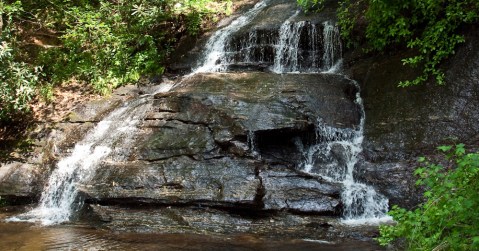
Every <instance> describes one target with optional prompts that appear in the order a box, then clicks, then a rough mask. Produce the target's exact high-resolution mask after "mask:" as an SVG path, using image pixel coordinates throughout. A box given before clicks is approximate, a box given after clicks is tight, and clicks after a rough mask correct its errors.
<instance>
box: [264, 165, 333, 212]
mask: <svg viewBox="0 0 479 251" xmlns="http://www.w3.org/2000/svg"><path fill="white" fill-rule="evenodd" d="M260 177H261V180H262V185H263V189H264V191H265V194H264V197H263V202H264V205H265V206H264V207H265V209H273V210H283V209H287V210H292V211H300V212H310V213H319V214H323V215H325V214H327V215H338V214H339V210H340V206H341V199H340V195H341V187H340V185H338V184H330V183H327V182H325V181H321V180H318V179H316V178H312V177H305V176H299V175H298V174H295V173H292V172H284V171H282V172H277V171H265V172H261V174H260Z"/></svg>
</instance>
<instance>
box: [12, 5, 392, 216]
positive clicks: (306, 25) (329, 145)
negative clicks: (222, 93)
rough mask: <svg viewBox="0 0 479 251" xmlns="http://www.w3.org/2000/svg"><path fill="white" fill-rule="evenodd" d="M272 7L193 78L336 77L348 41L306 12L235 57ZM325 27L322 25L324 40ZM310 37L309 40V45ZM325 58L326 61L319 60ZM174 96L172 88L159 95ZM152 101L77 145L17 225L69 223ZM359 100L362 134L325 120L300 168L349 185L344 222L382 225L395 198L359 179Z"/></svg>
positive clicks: (115, 116) (212, 43)
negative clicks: (257, 70) (237, 72)
mask: <svg viewBox="0 0 479 251" xmlns="http://www.w3.org/2000/svg"><path fill="white" fill-rule="evenodd" d="M268 2H269V1H268V0H265V1H261V2H259V3H258V4H256V5H255V6H254V7H253V8H252V9H251V10H249V11H248V12H246V13H245V14H244V15H242V16H241V17H239V18H237V19H236V20H234V21H233V22H231V24H230V25H228V26H226V27H224V28H222V29H220V30H218V31H217V32H215V33H214V35H213V36H212V37H211V38H210V39H209V41H208V43H207V45H206V51H205V57H204V58H203V60H202V63H201V64H199V65H200V66H199V67H198V68H196V69H195V70H194V71H193V74H195V73H199V72H218V71H226V70H227V69H228V66H229V65H231V64H233V63H238V62H247V63H253V62H258V61H259V62H264V63H269V64H270V66H271V70H272V71H273V72H275V73H281V74H282V73H289V72H312V73H314V72H316V73H317V72H335V71H337V70H338V69H339V67H340V64H341V43H340V40H339V35H338V34H339V33H338V28H337V26H336V25H334V24H332V23H330V22H325V23H323V24H319V25H318V24H312V23H310V22H306V21H301V22H295V21H294V19H295V17H296V15H298V13H299V12H296V13H295V14H294V15H293V16H291V17H290V18H288V19H287V20H286V21H285V22H284V23H283V24H282V25H281V27H280V29H279V31H278V34H279V36H278V37H277V38H275V39H273V38H271V37H270V36H264V35H261V34H259V33H258V31H251V32H250V33H248V37H247V42H246V44H244V45H243V46H241V48H240V51H241V53H240V56H238V55H235V52H232V51H231V50H230V49H231V48H229V47H232V46H231V44H232V41H231V38H232V37H233V34H234V33H236V32H238V31H239V30H240V29H241V28H242V27H245V26H246V25H248V24H249V23H250V22H251V21H252V20H253V19H254V18H255V16H257V15H258V14H259V13H260V12H261V11H262V10H263V9H264V8H265V7H267V5H268V4H267V3H268ZM319 26H321V27H322V37H321V33H320V32H319V31H320V30H321V29H319V28H318V27H319ZM304 34H306V35H304ZM304 37H307V38H308V40H307V41H304V40H303V41H302V40H301V39H303V38H304ZM258 41H265V42H264V43H258ZM258 44H259V45H260V47H261V49H260V55H261V56H260V57H258V58H255V57H254V54H255V52H253V50H255V49H257V45H258ZM302 44H303V45H304V44H307V45H308V48H307V49H304V48H301V45H302ZM268 45H269V46H270V48H272V54H273V56H272V57H269V58H268V56H267V54H268V53H267V52H266V51H265V50H266V48H267V46H268ZM229 50H230V51H229ZM321 52H322V55H319V54H321ZM232 55H235V56H232ZM305 62H307V63H305ZM169 87H171V86H169ZM167 90H168V88H166V89H164V90H160V91H158V92H164V91H167ZM150 101H151V99H150V98H148V97H143V98H140V99H137V100H135V101H133V102H130V103H127V104H125V105H124V106H122V107H121V108H119V109H117V110H115V111H113V112H112V113H111V114H110V115H108V116H107V117H106V118H105V119H104V120H103V121H101V122H100V123H98V125H97V126H96V127H95V128H93V129H92V130H91V131H90V132H89V133H88V134H87V135H86V136H85V138H84V139H83V140H82V141H80V142H79V143H78V144H77V145H76V146H75V148H74V150H73V151H72V153H71V155H70V156H68V157H66V158H64V159H62V160H60V161H59V163H58V165H57V168H56V169H55V170H54V171H53V173H52V175H51V177H50V179H49V181H48V185H47V186H46V188H45V190H44V192H43V193H42V196H41V200H40V203H39V205H38V207H37V208H35V209H33V210H32V211H30V212H27V213H25V214H23V215H19V216H17V217H14V218H11V219H10V220H12V221H13V220H17V221H18V220H20V221H40V222H41V223H42V224H45V225H48V224H57V223H61V222H65V221H68V220H69V219H70V218H71V217H72V215H73V212H75V211H76V210H78V209H79V208H80V206H81V203H82V202H81V201H78V200H77V197H78V189H77V184H79V183H80V184H81V183H84V182H87V181H88V180H89V179H90V178H91V177H92V175H93V174H94V173H95V170H96V168H97V167H98V166H99V164H100V163H101V162H103V161H105V160H107V159H112V160H115V161H121V160H122V156H125V155H127V153H125V152H122V151H124V150H120V149H128V148H129V145H130V144H131V143H133V141H134V137H135V131H136V130H137V125H138V124H139V123H140V121H141V120H142V119H143V118H144V116H145V114H146V112H147V111H148V109H149V107H150V105H151V102H150ZM356 102H357V104H358V105H359V106H360V107H361V111H362V119H361V123H360V125H359V126H358V128H356V129H341V128H333V127H329V126H326V125H325V124H323V123H322V122H321V121H318V125H317V144H315V145H313V146H311V147H309V149H304V155H305V161H304V163H302V164H301V165H300V167H301V168H302V169H303V171H305V172H308V173H311V174H316V175H321V176H322V177H323V178H324V179H326V180H328V181H331V182H336V183H342V184H343V187H344V192H343V193H342V200H343V204H344V221H345V222H349V223H356V222H371V221H377V219H380V218H381V217H383V216H384V215H385V212H386V211H387V203H388V201H387V199H386V198H385V197H384V196H382V195H380V194H378V193H376V192H375V191H374V189H373V188H372V187H370V186H368V185H366V184H362V183H359V182H357V181H355V180H354V177H353V172H354V167H355V165H356V163H357V162H358V155H359V153H360V152H361V151H362V147H361V144H362V140H363V126H364V119H365V116H364V109H363V105H362V101H361V98H360V96H359V92H358V94H357V99H356ZM248 143H249V145H250V148H251V150H252V154H253V155H259V153H257V150H256V148H255V138H254V132H253V131H250V133H249V135H248ZM117 146H118V147H117ZM259 156H260V155H259Z"/></svg>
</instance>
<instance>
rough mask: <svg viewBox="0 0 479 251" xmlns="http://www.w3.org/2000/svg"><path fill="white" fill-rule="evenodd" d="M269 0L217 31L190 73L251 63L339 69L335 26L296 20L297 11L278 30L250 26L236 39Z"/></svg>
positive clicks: (282, 69)
mask: <svg viewBox="0 0 479 251" xmlns="http://www.w3.org/2000/svg"><path fill="white" fill-rule="evenodd" d="M268 2H269V1H261V2H259V3H257V4H256V5H255V6H254V7H253V8H252V9H251V10H249V11H248V12H246V13H245V14H244V15H243V16H241V17H239V18H237V19H236V20H234V21H233V22H232V23H231V24H230V25H228V26H226V27H224V28H222V29H219V30H218V31H216V32H215V33H214V34H213V35H212V36H211V37H210V38H209V40H208V42H207V44H206V49H205V51H204V57H203V58H202V59H201V60H200V61H199V63H198V65H199V67H197V68H196V69H194V70H193V74H195V73H199V72H225V71H228V70H230V67H231V66H233V65H246V66H247V65H254V64H260V65H264V66H269V70H270V71H272V72H274V73H300V72H302V73H304V72H308V73H317V72H329V73H333V72H337V71H338V70H339V68H340V66H341V50H342V48H341V40H340V36H339V29H338V27H337V25H336V24H334V23H332V22H324V23H321V24H315V23H311V22H309V21H295V19H296V17H297V16H298V15H299V14H300V11H299V10H298V11H296V12H295V13H294V14H293V15H291V16H290V17H289V18H287V19H286V21H284V22H283V23H282V24H281V26H280V27H279V28H278V29H277V30H267V31H265V30H257V29H252V30H250V31H249V32H248V33H244V34H243V35H242V36H240V38H236V37H235V35H236V33H237V32H239V31H240V30H241V29H242V28H243V27H245V26H248V25H249V24H250V23H251V22H253V21H254V19H255V17H256V16H257V15H258V14H260V13H261V11H262V10H263V9H265V7H267V6H268ZM321 31H322V32H321ZM242 32H244V31H242ZM318 55H322V57H318Z"/></svg>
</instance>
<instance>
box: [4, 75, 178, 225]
mask: <svg viewBox="0 0 479 251" xmlns="http://www.w3.org/2000/svg"><path fill="white" fill-rule="evenodd" d="M171 87H172V86H171V85H160V87H159V88H158V92H166V91H168V90H169V89H170V88H171ZM150 96H151V95H145V96H143V97H140V98H138V99H136V100H133V101H131V102H127V103H125V104H124V105H123V106H122V107H120V108H118V109H116V110H114V111H113V112H111V113H110V114H109V115H108V116H106V117H105V118H104V119H103V120H102V121H100V122H99V123H98V124H97V125H96V126H95V127H94V128H93V129H91V130H90V131H89V132H88V133H87V134H86V136H85V137H84V138H83V140H81V141H80V142H78V143H77V144H76V145H75V147H74V149H73V151H72V153H71V154H70V155H69V156H67V157H65V158H63V159H61V160H60V161H59V162H58V164H57V167H56V169H55V170H54V171H53V172H52V174H51V175H50V178H49V180H48V184H47V186H46V187H45V189H44V190H43V192H42V195H41V198H40V203H39V205H38V206H37V207H36V208H34V209H33V210H31V211H29V212H27V213H24V214H21V215H18V216H15V217H12V218H10V219H8V221H27V222H40V223H41V224H42V225H52V224H59V223H62V222H66V221H69V220H70V219H71V217H72V216H73V214H74V213H75V212H76V211H78V210H79V209H80V208H81V206H82V203H83V202H82V201H79V200H78V192H79V190H78V184H82V183H85V182H88V181H89V180H90V179H91V178H92V177H93V175H94V174H95V171H96V169H97V168H98V167H99V164H100V163H101V162H102V161H104V160H106V159H107V158H108V159H110V160H112V161H122V160H124V158H126V156H128V153H129V152H128V149H131V148H132V147H131V145H132V144H133V143H134V136H135V134H136V132H137V131H138V129H137V126H138V124H139V123H140V122H141V121H142V120H143V118H144V117H145V116H146V113H147V112H148V111H149V109H150V107H151V103H152V99H151V98H150Z"/></svg>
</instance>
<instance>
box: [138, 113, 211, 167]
mask: <svg viewBox="0 0 479 251" xmlns="http://www.w3.org/2000/svg"><path fill="white" fill-rule="evenodd" d="M150 126H151V125H150ZM155 126H156V127H158V128H159V129H157V130H153V132H152V133H151V134H150V136H149V139H148V140H147V141H146V142H144V143H143V146H139V147H140V148H141V150H140V151H139V152H140V153H139V154H140V156H139V158H140V159H143V160H149V161H151V160H158V159H166V158H171V157H174V156H181V155H188V156H192V155H198V156H205V155H207V154H209V153H211V152H212V151H213V150H214V149H215V148H216V146H215V145H214V142H213V137H212V135H211V132H210V130H209V128H208V127H206V126H205V125H200V124H186V123H183V122H180V121H175V120H172V121H159V122H158V124H156V125H155Z"/></svg>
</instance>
